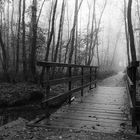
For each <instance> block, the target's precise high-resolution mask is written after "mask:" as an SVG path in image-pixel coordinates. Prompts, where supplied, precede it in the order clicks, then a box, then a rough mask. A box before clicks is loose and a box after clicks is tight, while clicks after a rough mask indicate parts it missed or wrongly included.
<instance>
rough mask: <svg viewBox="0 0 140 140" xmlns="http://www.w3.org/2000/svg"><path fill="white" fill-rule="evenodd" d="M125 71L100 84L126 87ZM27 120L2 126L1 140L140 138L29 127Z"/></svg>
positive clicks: (111, 139) (139, 137)
mask: <svg viewBox="0 0 140 140" xmlns="http://www.w3.org/2000/svg"><path fill="white" fill-rule="evenodd" d="M123 76H124V74H123V73H119V74H117V75H116V76H112V77H110V78H107V79H105V80H103V81H102V82H100V83H99V86H106V87H107V86H111V87H116V86H117V87H118V86H119V87H124V85H125V84H124V81H123ZM26 123H28V121H27V120H24V119H21V118H20V119H18V120H17V121H14V122H11V123H9V124H7V125H5V126H2V127H0V140H59V139H60V140H140V136H136V135H134V134H131V135H130V134H124V133H122V132H119V133H115V134H110V133H102V132H93V131H92V132H91V131H80V130H72V129H55V128H52V129H50V128H49V129H48V128H43V127H27V126H26Z"/></svg>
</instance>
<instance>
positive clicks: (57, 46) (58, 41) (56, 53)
mask: <svg viewBox="0 0 140 140" xmlns="http://www.w3.org/2000/svg"><path fill="white" fill-rule="evenodd" d="M64 8H65V0H63V2H62V8H61V16H60V22H59V31H58V38H57V44H56V49H55V54H54V62H56V61H57V56H58V50H59V45H60V39H61V33H62V26H63V20H64V10H65V9H64Z"/></svg>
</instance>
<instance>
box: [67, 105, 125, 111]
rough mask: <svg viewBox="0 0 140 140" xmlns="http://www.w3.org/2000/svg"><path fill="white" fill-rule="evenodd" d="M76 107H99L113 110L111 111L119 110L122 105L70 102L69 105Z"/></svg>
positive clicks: (92, 108) (91, 108)
mask: <svg viewBox="0 0 140 140" xmlns="http://www.w3.org/2000/svg"><path fill="white" fill-rule="evenodd" d="M74 106H76V107H78V108H82V109H84V108H89V109H90V110H94V109H100V110H113V111H121V109H122V106H121V105H120V106H116V105H109V104H92V103H77V104H72V105H71V106H70V107H74Z"/></svg>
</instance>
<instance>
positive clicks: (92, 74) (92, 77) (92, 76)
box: [37, 61, 98, 110]
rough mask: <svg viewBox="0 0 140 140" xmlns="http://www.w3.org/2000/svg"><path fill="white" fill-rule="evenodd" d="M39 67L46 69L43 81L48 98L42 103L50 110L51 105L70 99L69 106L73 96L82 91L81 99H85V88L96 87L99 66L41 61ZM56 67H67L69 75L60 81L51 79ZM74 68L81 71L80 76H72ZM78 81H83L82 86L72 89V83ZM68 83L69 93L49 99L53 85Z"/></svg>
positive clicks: (59, 79)
mask: <svg viewBox="0 0 140 140" xmlns="http://www.w3.org/2000/svg"><path fill="white" fill-rule="evenodd" d="M37 65H38V66H41V67H43V68H45V69H46V72H47V76H46V79H45V81H41V82H43V83H44V84H45V87H46V98H45V100H44V101H43V102H42V104H43V106H45V108H47V110H49V105H50V104H54V105H55V103H56V102H57V100H59V99H64V100H66V99H69V104H71V96H72V94H73V93H75V92H77V91H80V90H81V97H83V90H84V88H85V87H88V86H89V89H92V87H91V85H92V84H94V85H95V87H96V78H97V76H96V75H97V68H98V67H97V66H85V65H75V64H64V63H55V62H45V61H39V62H37ZM56 67H61V68H62V67H66V68H67V72H68V75H67V76H66V77H63V78H58V79H50V70H51V68H52V70H53V68H56ZM72 68H79V69H80V75H77V76H74V75H72ZM85 69H89V73H88V74H87V73H84V70H85ZM85 77H87V78H88V81H89V82H87V83H86V84H84V78H85ZM77 80H80V81H81V85H80V86H79V87H77V88H74V89H72V82H75V81H77ZM64 82H66V83H68V91H67V92H65V93H63V94H61V95H57V96H55V97H52V98H48V97H49V94H50V87H51V86H52V85H56V84H60V83H64Z"/></svg>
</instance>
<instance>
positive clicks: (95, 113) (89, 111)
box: [52, 108, 126, 117]
mask: <svg viewBox="0 0 140 140" xmlns="http://www.w3.org/2000/svg"><path fill="white" fill-rule="evenodd" d="M62 112H63V113H64V112H65V113H77V114H88V115H91V116H96V115H97V116H115V117H126V114H124V113H123V112H121V113H118V112H117V113H116V112H109V111H108V112H106V111H104V110H103V111H100V110H93V111H91V110H82V109H81V110H80V109H78V110H77V109H74V108H72V109H68V110H61V111H57V114H58V113H62ZM52 116H53V115H52ZM54 116H55V115H54Z"/></svg>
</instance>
